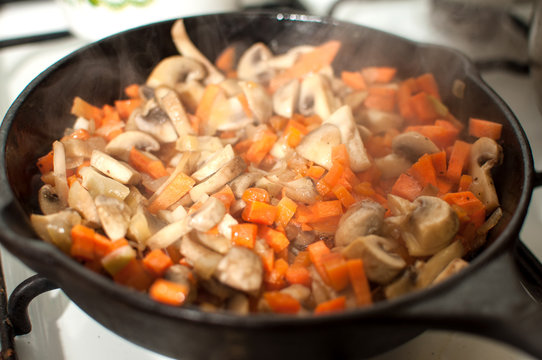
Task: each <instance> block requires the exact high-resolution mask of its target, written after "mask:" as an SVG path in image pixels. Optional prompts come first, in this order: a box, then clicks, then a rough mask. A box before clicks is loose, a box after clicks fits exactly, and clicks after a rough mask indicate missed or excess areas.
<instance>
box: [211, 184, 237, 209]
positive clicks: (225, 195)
mask: <svg viewBox="0 0 542 360" xmlns="http://www.w3.org/2000/svg"><path fill="white" fill-rule="evenodd" d="M211 196H212V197H215V198H217V199H218V200H220V201H221V202H222V203H223V204H224V206H225V207H226V211H228V212H229V211H230V206H231V204H232V203H233V202H234V201H235V195H234V194H233V191H232V189H231V187H230V186H229V185H227V184H226V185H224V187H223V188H222V189H220V190H218V191H217V192H215V193H214V194H212V195H211Z"/></svg>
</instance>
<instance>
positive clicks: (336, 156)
mask: <svg viewBox="0 0 542 360" xmlns="http://www.w3.org/2000/svg"><path fill="white" fill-rule="evenodd" d="M331 160H332V162H334V163H335V162H338V163H339V164H341V165H342V166H344V167H350V158H349V156H348V151H347V150H346V145H345V144H339V145H337V146H334V147H333V148H332V149H331Z"/></svg>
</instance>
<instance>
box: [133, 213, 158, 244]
mask: <svg viewBox="0 0 542 360" xmlns="http://www.w3.org/2000/svg"><path fill="white" fill-rule="evenodd" d="M133 213H134V214H133V215H132V218H131V219H130V224H129V225H128V230H127V233H126V237H127V238H129V239H131V240H133V241H135V242H137V243H138V244H140V245H141V246H144V244H145V243H146V241H147V239H149V238H150V237H151V236H152V234H154V233H156V231H157V228H158V226H157V224H156V219H155V218H154V217H153V216H152V215H150V214H148V213H147V212H146V211H145V210H144V207H143V206H139V207H137V208H136V209H135V211H133Z"/></svg>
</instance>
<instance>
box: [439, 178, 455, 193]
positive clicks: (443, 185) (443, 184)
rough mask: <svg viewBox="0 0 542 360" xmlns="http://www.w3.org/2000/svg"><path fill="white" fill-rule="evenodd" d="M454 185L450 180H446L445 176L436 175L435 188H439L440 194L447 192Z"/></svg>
mask: <svg viewBox="0 0 542 360" xmlns="http://www.w3.org/2000/svg"><path fill="white" fill-rule="evenodd" d="M453 187H454V183H452V182H451V181H450V180H448V179H447V178H445V177H438V178H437V188H438V190H439V194H440V195H444V194H447V193H449V192H450V191H451V190H452V188H453Z"/></svg>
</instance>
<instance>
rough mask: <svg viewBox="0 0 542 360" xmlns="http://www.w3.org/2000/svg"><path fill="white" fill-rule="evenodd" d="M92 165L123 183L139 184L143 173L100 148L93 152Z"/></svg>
mask: <svg viewBox="0 0 542 360" xmlns="http://www.w3.org/2000/svg"><path fill="white" fill-rule="evenodd" d="M90 165H91V166H92V167H94V168H95V169H97V170H99V171H100V172H101V173H103V174H105V175H107V176H109V177H110V178H112V179H114V180H117V181H118V182H120V183H121V184H137V183H138V182H139V181H140V180H141V175H140V174H139V173H138V172H137V171H136V170H134V169H133V168H132V167H131V166H129V165H128V164H123V163H122V162H120V161H119V160H117V159H115V158H113V157H111V156H109V155H107V154H105V153H103V152H101V151H99V150H94V151H93V152H92V156H91V157H90Z"/></svg>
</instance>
